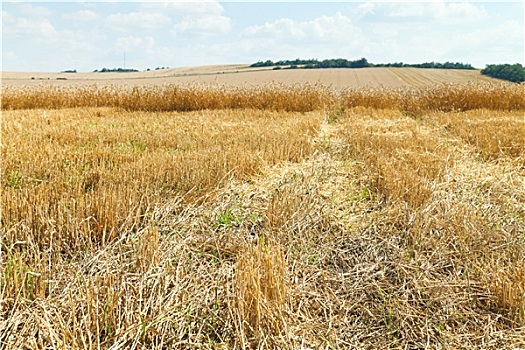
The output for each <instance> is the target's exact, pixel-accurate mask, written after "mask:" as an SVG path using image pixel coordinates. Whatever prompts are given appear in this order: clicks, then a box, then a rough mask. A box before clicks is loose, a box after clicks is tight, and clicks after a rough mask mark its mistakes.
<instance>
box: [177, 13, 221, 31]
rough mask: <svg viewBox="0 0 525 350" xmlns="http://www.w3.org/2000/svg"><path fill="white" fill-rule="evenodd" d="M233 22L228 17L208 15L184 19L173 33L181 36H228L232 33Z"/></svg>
mask: <svg viewBox="0 0 525 350" xmlns="http://www.w3.org/2000/svg"><path fill="white" fill-rule="evenodd" d="M230 28H231V20H230V18H229V17H226V16H220V15H219V16H217V15H206V16H197V17H189V16H188V17H184V18H183V19H182V20H181V21H180V22H178V23H176V24H175V25H174V26H173V27H172V29H171V33H172V34H173V35H181V34H196V35H212V34H226V33H228V32H229V31H230Z"/></svg>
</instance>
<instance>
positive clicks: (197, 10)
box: [142, 0, 224, 15]
mask: <svg viewBox="0 0 525 350" xmlns="http://www.w3.org/2000/svg"><path fill="white" fill-rule="evenodd" d="M142 7H143V8H145V9H151V10H160V11H163V12H166V11H168V12H175V13H187V14H201V15H203V14H208V15H220V14H222V13H223V12H224V7H222V5H221V4H220V3H219V1H216V0H192V1H188V0H171V1H165V2H158V1H155V0H152V1H145V2H143V3H142Z"/></svg>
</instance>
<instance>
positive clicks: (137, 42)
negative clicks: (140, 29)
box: [116, 36, 155, 51]
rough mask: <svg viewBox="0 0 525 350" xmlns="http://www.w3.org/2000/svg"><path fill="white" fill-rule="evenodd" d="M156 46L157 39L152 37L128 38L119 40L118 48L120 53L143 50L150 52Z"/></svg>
mask: <svg viewBox="0 0 525 350" xmlns="http://www.w3.org/2000/svg"><path fill="white" fill-rule="evenodd" d="M154 45H155V39H153V38H152V37H151V36H146V37H143V38H142V37H136V36H126V37H120V38H118V39H117V43H116V48H117V50H118V51H131V50H132V49H136V48H141V49H144V50H149V49H151V48H153V46H154Z"/></svg>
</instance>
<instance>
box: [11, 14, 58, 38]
mask: <svg viewBox="0 0 525 350" xmlns="http://www.w3.org/2000/svg"><path fill="white" fill-rule="evenodd" d="M4 31H5V33H7V34H13V35H21V36H30V37H51V36H54V35H55V34H56V30H55V28H54V27H53V25H52V24H51V22H49V21H48V20H47V19H31V20H29V19H27V18H25V17H22V18H17V19H16V21H15V22H14V24H13V25H12V26H10V27H8V28H6V29H4Z"/></svg>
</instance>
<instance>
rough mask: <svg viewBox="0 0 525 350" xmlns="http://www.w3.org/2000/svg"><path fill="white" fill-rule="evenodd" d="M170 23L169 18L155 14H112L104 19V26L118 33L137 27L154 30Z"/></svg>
mask: <svg viewBox="0 0 525 350" xmlns="http://www.w3.org/2000/svg"><path fill="white" fill-rule="evenodd" d="M170 23H171V18H170V17H168V16H166V15H164V14H162V13H155V12H129V13H114V14H112V15H109V16H108V18H107V19H106V24H107V25H108V26H109V27H110V28H112V29H114V30H119V31H127V30H128V29H131V28H137V27H138V28H141V29H144V30H154V29H158V28H160V27H162V26H165V25H169V24H170Z"/></svg>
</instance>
